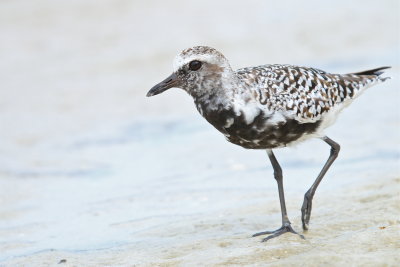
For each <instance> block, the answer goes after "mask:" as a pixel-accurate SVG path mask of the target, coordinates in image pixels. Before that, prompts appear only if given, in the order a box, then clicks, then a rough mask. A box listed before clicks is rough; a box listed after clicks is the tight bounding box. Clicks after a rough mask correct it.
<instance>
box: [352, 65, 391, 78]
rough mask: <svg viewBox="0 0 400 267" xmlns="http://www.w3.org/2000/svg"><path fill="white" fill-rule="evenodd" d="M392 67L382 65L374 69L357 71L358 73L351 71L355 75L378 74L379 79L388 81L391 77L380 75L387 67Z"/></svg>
mask: <svg viewBox="0 0 400 267" xmlns="http://www.w3.org/2000/svg"><path fill="white" fill-rule="evenodd" d="M390 68H391V67H388V66H385V67H380V68H376V69H372V70H365V71H361V72H356V73H350V74H353V75H358V76H378V77H377V78H378V80H379V81H381V82H384V81H386V80H387V79H390V77H380V76H381V75H382V74H383V73H384V71H383V70H386V69H390Z"/></svg>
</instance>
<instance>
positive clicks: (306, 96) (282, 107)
mask: <svg viewBox="0 0 400 267" xmlns="http://www.w3.org/2000/svg"><path fill="white" fill-rule="evenodd" d="M386 68H388V67H383V68H378V69H374V70H369V71H364V72H359V73H353V74H343V75H339V74H329V73H326V72H325V71H322V70H319V69H315V68H307V67H299V66H292V65H279V64H275V65H263V66H258V67H250V68H243V69H239V70H237V71H236V73H237V75H238V76H239V77H240V78H241V80H242V81H243V82H245V83H246V84H247V85H248V86H249V87H251V88H253V90H254V93H255V94H257V95H256V97H257V99H258V100H259V102H260V103H262V104H264V105H266V106H267V107H268V108H269V109H271V110H277V111H278V110H279V111H285V112H287V113H289V114H291V115H293V116H294V118H295V119H297V120H298V121H300V122H303V123H304V122H313V121H317V120H318V119H320V118H321V116H322V115H323V114H325V113H327V112H329V111H330V110H332V109H333V108H334V107H336V106H338V105H339V104H342V103H344V102H346V100H349V99H352V98H354V97H355V96H356V95H357V94H358V93H359V92H360V91H361V90H362V89H363V88H365V87H368V86H370V85H373V84H375V83H377V82H380V81H384V80H385V79H386V78H381V77H379V75H380V74H382V72H381V70H383V69H386Z"/></svg>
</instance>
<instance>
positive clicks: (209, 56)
mask: <svg viewBox="0 0 400 267" xmlns="http://www.w3.org/2000/svg"><path fill="white" fill-rule="evenodd" d="M193 60H199V61H202V62H207V63H210V64H217V65H225V64H228V62H227V60H226V59H225V57H224V56H223V55H222V54H221V53H220V52H218V51H217V50H215V49H214V48H211V47H207V46H195V47H192V48H188V49H185V50H183V51H182V52H180V53H179V54H178V55H177V56H176V57H175V59H174V63H173V68H174V72H175V71H177V70H178V69H179V68H181V67H182V66H184V65H185V64H188V63H189V62H190V61H193Z"/></svg>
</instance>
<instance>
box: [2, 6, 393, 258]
mask: <svg viewBox="0 0 400 267" xmlns="http://www.w3.org/2000/svg"><path fill="white" fill-rule="evenodd" d="M360 3H362V4H360ZM250 4H251V5H248V4H246V9H244V7H243V6H242V5H241V4H232V3H231V2H228V1H220V2H218V4H215V3H213V2H211V1H205V2H204V1H203V2H202V3H201V4H200V3H192V4H187V3H185V4H183V6H179V3H178V1H171V2H169V4H168V5H167V6H163V5H161V3H158V2H156V1H150V2H148V3H147V2H146V4H144V3H139V2H134V1H113V2H111V1H84V2H82V1H69V2H65V3H57V4H55V3H53V2H52V1H45V0H42V1H39V2H35V3H30V2H23V1H8V2H2V3H1V4H0V7H1V8H0V18H1V20H0V29H1V30H2V32H3V36H4V40H5V41H2V42H1V43H0V51H1V52H0V53H1V54H2V55H1V57H2V61H1V62H0V73H1V76H2V78H1V89H0V125H1V131H0V266H199V265H200V266H229V265H233V266H235V265H237V266H242V265H246V266H299V265H302V266H396V265H398V262H400V256H399V255H400V253H399V251H400V243H399V238H400V229H399V228H400V219H399V215H400V204H399V203H400V195H399V192H400V167H399V166H400V164H399V163H400V161H399V152H400V140H399V133H400V111H399V108H398V104H397V99H400V91H399V90H398V88H399V87H400V84H399V70H400V69H399V68H400V64H399V61H400V58H399V52H398V47H399V42H400V41H399V38H400V37H399V24H400V23H399V17H398V15H397V13H396V10H398V8H399V4H398V3H397V1H383V2H380V3H376V2H374V1H359V2H358V1H354V2H352V3H347V2H346V1H339V2H338V6H341V7H342V8H341V9H335V10H331V7H330V6H325V5H324V4H320V3H319V1H311V2H310V3H309V4H307V5H306V4H304V3H297V2H287V3H280V4H278V3H275V2H261V1H252V2H251V3H250ZM288 5H289V6H290V5H291V6H292V7H291V8H289V9H288V8H287V6H288ZM211 6H212V8H211ZM227 6H229V12H225V11H226V7H227ZM307 6H312V7H313V8H307ZM177 10H180V11H181V12H178V13H177ZM193 10H197V14H208V16H207V18H208V19H207V20H204V19H202V20H200V19H193V16H194V15H193ZM244 10H247V12H244ZM297 10H302V12H297ZM223 11H224V12H223ZM284 11H285V12H284ZM328 11H329V12H328ZM315 14H325V16H324V17H322V18H319V20H320V21H318V23H315V21H314V20H313V19H312V18H315ZM221 18H223V19H221ZM182 21H184V22H185V23H182ZM350 22H351V23H350ZM171 29H174V30H171ZM261 29H262V30H265V31H266V33H268V34H260V30H261ZM311 29H312V30H311ZM182 36H185V38H182ZM277 36H278V37H279V38H277ZM196 44H208V45H211V46H214V47H216V48H218V49H220V50H221V51H223V52H224V53H225V54H226V56H227V57H228V58H229V59H230V60H231V63H232V65H233V67H235V68H238V67H243V66H249V65H257V64H264V63H293V64H300V65H310V66H315V67H318V68H320V69H324V70H327V71H332V72H355V71H361V70H364V69H368V68H374V67H379V66H381V65H391V66H393V69H391V70H390V71H388V75H390V76H392V77H393V79H392V80H389V81H387V82H386V83H384V84H381V85H378V86H376V87H373V88H370V89H368V91H366V92H365V93H364V94H363V95H362V96H361V97H360V98H359V99H357V100H356V101H355V102H354V103H353V104H352V105H351V106H350V107H349V108H348V109H346V110H345V111H344V112H343V113H342V114H341V117H339V119H338V121H337V123H336V124H335V125H334V126H332V127H331V128H329V129H328V130H327V135H328V136H330V137H331V138H332V139H333V140H335V141H337V142H338V143H339V144H341V146H342V150H341V152H340V155H339V158H338V160H337V161H336V162H335V163H334V165H333V167H332V168H331V170H330V171H329V172H328V174H327V176H326V177H325V179H324V180H323V182H322V183H321V185H320V187H319V188H318V191H317V193H316V196H315V199H314V202H313V212H312V217H311V224H310V231H308V232H307V233H304V235H305V237H306V240H302V239H300V238H299V237H298V236H295V235H291V234H286V235H283V236H281V237H279V238H276V239H273V240H270V241H268V242H267V243H261V242H260V240H261V238H262V237H256V238H251V235H252V234H253V233H255V232H258V231H263V230H273V229H276V228H278V227H279V226H280V209H279V201H278V192H277V188H276V183H275V180H274V179H273V175H272V168H271V166H270V164H269V162H268V159H267V155H266V153H265V152H264V151H251V150H245V149H242V148H240V147H237V146H234V145H232V144H229V143H227V142H226V141H225V140H224V137H223V136H222V135H221V134H219V133H218V132H217V131H216V130H215V129H213V128H212V127H211V126H210V125H208V124H207V122H206V121H205V120H204V119H202V118H201V117H200V115H198V114H197V111H196V110H195V108H194V106H193V104H192V101H191V99H190V98H189V97H188V96H187V95H186V94H185V93H183V92H182V91H180V90H178V89H175V90H171V91H169V92H166V93H165V94H163V95H160V96H158V97H154V98H150V99H148V98H145V94H146V92H147V90H148V89H149V88H150V87H151V86H152V85H153V84H154V83H156V82H158V81H160V80H161V79H163V78H164V76H167V75H169V73H170V71H172V67H171V63H172V59H173V57H174V56H175V53H176V52H177V51H178V50H180V49H183V48H185V47H188V46H192V45H196ZM328 153H329V147H328V146H327V145H326V144H324V143H323V142H321V141H319V140H311V141H308V142H306V143H304V144H301V145H298V146H297V147H294V148H286V149H280V150H277V151H276V156H277V158H278V160H279V161H280V162H281V165H282V168H283V171H284V184H285V193H286V199H287V207H288V213H289V217H290V219H291V221H292V224H293V226H294V228H295V229H296V230H298V231H299V232H302V230H301V221H300V208H301V204H302V201H303V195H304V193H305V192H306V190H307V189H308V187H309V186H310V185H311V184H312V182H313V180H314V179H315V177H316V175H317V174H318V172H319V170H320V169H321V168H322V165H323V163H324V161H325V160H326V158H327V157H328ZM64 260H65V261H64Z"/></svg>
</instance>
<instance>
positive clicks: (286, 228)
mask: <svg viewBox="0 0 400 267" xmlns="http://www.w3.org/2000/svg"><path fill="white" fill-rule="evenodd" d="M267 154H268V157H269V159H270V161H271V163H272V167H273V168H274V177H275V180H276V182H277V183H278V191H279V201H280V204H281V213H282V227H281V228H279V229H278V230H275V231H265V232H260V233H256V234H254V235H253V236H259V235H267V234H271V235H269V236H267V237H266V238H264V239H263V240H262V242H265V241H268V240H269V239H271V238H274V237H277V236H280V235H281V234H283V233H287V232H289V233H293V234H297V235H299V236H300V237H301V238H303V239H304V236H302V235H300V234H298V233H296V232H295V231H294V230H293V228H292V226H291V225H290V221H289V218H288V216H287V212H286V204H285V195H284V193H283V181H282V168H281V166H279V163H278V161H277V160H276V158H275V155H274V153H273V152H272V150H270V149H268V150H267Z"/></svg>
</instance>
